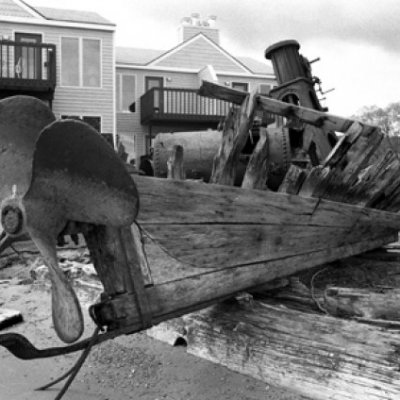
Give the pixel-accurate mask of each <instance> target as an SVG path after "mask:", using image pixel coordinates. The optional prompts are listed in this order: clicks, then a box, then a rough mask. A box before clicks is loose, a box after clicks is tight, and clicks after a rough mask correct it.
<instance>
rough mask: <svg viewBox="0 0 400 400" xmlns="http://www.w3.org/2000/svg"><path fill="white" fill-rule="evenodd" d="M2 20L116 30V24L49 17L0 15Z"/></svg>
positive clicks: (17, 22) (97, 29)
mask: <svg viewBox="0 0 400 400" xmlns="http://www.w3.org/2000/svg"><path fill="white" fill-rule="evenodd" d="M0 21H3V22H12V23H16V24H25V25H27V24H31V25H41V26H56V27H61V28H78V29H88V30H94V31H108V32H115V29H116V27H115V25H103V24H90V23H83V22H67V21H55V20H48V19H40V20H35V19H34V18H24V17H8V16H5V15H1V16H0Z"/></svg>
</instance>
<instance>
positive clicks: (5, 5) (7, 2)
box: [0, 0, 34, 18]
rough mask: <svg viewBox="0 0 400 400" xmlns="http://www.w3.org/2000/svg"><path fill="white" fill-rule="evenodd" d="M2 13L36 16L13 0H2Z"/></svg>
mask: <svg viewBox="0 0 400 400" xmlns="http://www.w3.org/2000/svg"><path fill="white" fill-rule="evenodd" d="M0 15H3V16H5V17H18V18H21V17H22V18H34V17H33V15H32V14H30V13H29V12H28V11H26V10H25V9H23V8H22V7H21V6H19V5H18V4H17V3H15V2H14V1H13V0H0Z"/></svg>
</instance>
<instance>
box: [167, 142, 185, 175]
mask: <svg viewBox="0 0 400 400" xmlns="http://www.w3.org/2000/svg"><path fill="white" fill-rule="evenodd" d="M167 168H168V179H177V180H182V179H185V170H184V168H183V147H182V146H180V145H174V146H173V148H172V151H171V154H170V157H169V159H168V161H167Z"/></svg>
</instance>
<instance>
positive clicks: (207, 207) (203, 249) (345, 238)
mask: <svg viewBox="0 0 400 400" xmlns="http://www.w3.org/2000/svg"><path fill="white" fill-rule="evenodd" d="M135 182H136V184H137V187H138V191H139V193H140V200H141V206H140V211H139V215H138V224H139V226H140V229H141V233H142V235H144V236H145V237H146V236H147V237H148V238H151V241H152V242H153V243H155V244H156V245H159V248H160V251H162V252H164V254H165V257H166V258H169V259H170V260H172V261H173V262H172V263H169V267H168V268H166V267H165V266H164V265H163V263H154V264H152V263H150V267H149V268H150V274H151V277H149V278H148V280H147V285H145V287H144V293H143V295H144V297H145V298H146V304H147V306H148V310H147V311H148V313H149V314H150V315H151V316H152V317H151V318H152V324H157V323H159V322H162V321H164V320H167V319H169V318H172V317H176V316H179V315H183V314H186V313H188V312H192V311H195V310H199V309H201V308H204V307H206V306H208V305H210V304H213V303H215V302H217V301H221V300H223V299H227V298H229V297H232V296H233V295H235V294H236V293H237V292H241V291H245V290H249V289H252V288H257V287H260V286H262V285H264V284H265V283H267V282H269V281H272V280H274V279H276V278H280V277H284V276H287V275H290V274H294V273H296V272H299V271H301V270H304V269H308V268H311V267H313V266H317V265H320V264H323V263H325V262H329V261H334V260H337V259H338V258H344V257H347V256H351V255H355V254H359V253H362V252H365V251H368V250H371V249H374V248H377V247H380V246H382V245H384V244H387V243H390V242H393V241H396V240H397V238H398V234H397V232H398V229H399V226H400V216H399V215H397V214H394V213H389V212H385V211H379V210H373V209H366V208H363V207H359V206H354V205H348V204H342V203H335V202H331V201H326V200H321V199H313V198H301V197H299V196H291V195H287V194H282V193H273V192H268V191H260V190H243V189H240V188H235V187H230V186H221V185H212V184H203V183H197V182H190V181H172V180H166V179H158V178H148V177H140V176H137V177H135ZM144 275H148V271H146V273H145V274H144ZM149 282H151V284H149ZM124 309H125V312H127V314H129V316H130V317H129V326H130V328H131V329H132V330H134V329H135V327H137V329H141V328H140V327H141V324H142V321H141V316H140V312H139V311H138V310H137V305H136V304H135V302H126V303H125V305H124Z"/></svg>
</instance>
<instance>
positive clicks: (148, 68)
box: [116, 63, 276, 80]
mask: <svg viewBox="0 0 400 400" xmlns="http://www.w3.org/2000/svg"><path fill="white" fill-rule="evenodd" d="M116 68H125V69H135V70H137V69H139V70H142V71H146V72H147V71H158V72H161V71H165V72H183V73H188V74H197V73H198V72H199V71H200V70H199V69H191V68H179V67H177V68H175V67H157V66H148V65H132V64H123V63H117V64H116ZM215 72H216V73H217V75H227V76H237V77H247V78H261V79H265V78H271V79H274V80H275V79H276V77H275V74H274V73H272V72H271V73H265V74H259V73H258V74H255V73H240V72H232V71H218V70H215Z"/></svg>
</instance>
